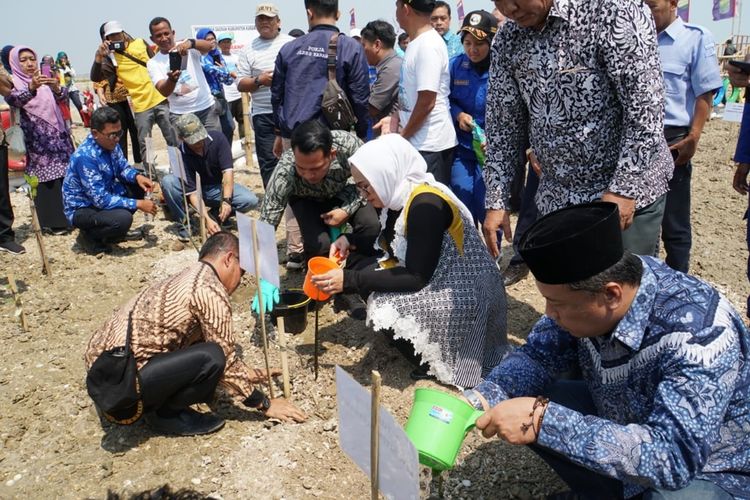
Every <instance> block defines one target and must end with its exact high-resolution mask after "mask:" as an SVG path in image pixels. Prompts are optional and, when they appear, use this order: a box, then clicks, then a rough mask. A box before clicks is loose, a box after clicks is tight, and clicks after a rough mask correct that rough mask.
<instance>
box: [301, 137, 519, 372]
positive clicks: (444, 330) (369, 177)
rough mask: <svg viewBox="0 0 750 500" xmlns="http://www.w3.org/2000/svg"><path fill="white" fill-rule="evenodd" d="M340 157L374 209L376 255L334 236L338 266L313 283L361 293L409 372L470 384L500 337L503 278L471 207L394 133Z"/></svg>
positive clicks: (494, 354)
mask: <svg viewBox="0 0 750 500" xmlns="http://www.w3.org/2000/svg"><path fill="white" fill-rule="evenodd" d="M349 163H350V165H351V170H352V178H353V179H354V181H355V183H356V185H357V188H358V189H359V191H360V193H361V194H362V196H364V197H365V198H366V199H367V202H368V203H370V204H371V205H372V206H374V207H376V208H381V209H382V212H381V216H380V220H381V229H382V232H381V235H380V237H379V238H378V240H376V241H377V242H378V243H377V245H378V246H379V247H380V249H381V250H382V251H383V256H381V258H380V259H377V262H376V257H364V256H361V255H358V254H357V253H355V251H353V250H354V249H353V248H352V245H351V243H350V241H349V239H348V235H342V236H341V237H340V238H339V239H337V240H336V241H335V242H334V243H333V245H332V246H331V257H334V256H338V257H340V258H346V259H347V266H346V269H344V270H342V269H336V270H333V271H330V272H328V273H325V274H322V275H320V276H314V277H313V282H314V283H315V285H316V286H317V287H318V288H320V289H321V290H323V291H324V292H325V293H341V292H342V291H343V292H345V293H353V292H358V293H360V294H361V295H363V296H367V295H369V300H368V304H367V321H368V324H370V325H372V326H373V328H374V329H375V330H383V331H386V334H388V335H392V336H393V337H394V339H396V346H397V347H398V348H399V350H401V352H402V353H404V354H405V355H406V357H407V358H410V360H411V361H412V362H413V363H415V364H417V365H418V366H419V367H418V368H417V369H416V370H414V371H413V372H412V378H415V379H420V378H425V377H426V376H428V375H434V376H435V377H436V378H437V379H438V380H439V381H440V382H442V383H445V384H450V385H454V386H457V387H471V386H473V385H475V384H476V383H478V381H480V380H482V379H483V378H484V376H485V375H487V374H488V373H489V372H490V370H491V369H492V368H493V367H494V366H495V364H497V363H498V362H499V361H500V360H501V359H502V358H503V356H504V355H505V353H506V352H507V350H508V342H507V336H506V312H507V304H506V298H505V289H504V288H503V284H502V283H503V280H502V277H501V276H500V271H499V270H498V269H497V267H496V266H495V263H494V261H493V260H492V258H491V257H490V254H489V252H488V251H487V248H486V247H485V246H484V244H483V243H482V241H481V239H480V237H479V232H478V230H477V228H476V226H475V225H474V223H473V218H472V215H471V212H470V211H469V209H468V208H466V206H465V205H464V204H463V203H461V201H460V200H459V199H458V198H457V197H456V196H455V195H454V194H453V193H452V192H451V190H450V188H448V186H445V185H444V184H441V183H439V182H437V181H435V178H434V177H433V175H432V174H429V173H427V163H426V162H425V160H424V158H423V157H422V156H421V155H420V154H419V152H418V151H417V150H416V149H415V148H414V147H413V146H412V145H411V144H410V143H409V141H408V140H406V139H404V138H403V137H401V136H400V135H398V134H386V135H384V136H382V137H380V138H379V139H375V140H374V141H371V142H368V143H367V144H365V145H364V146H362V147H361V148H359V149H358V150H357V152H356V153H355V154H354V155H352V156H351V157H350V158H349ZM402 339H403V340H402Z"/></svg>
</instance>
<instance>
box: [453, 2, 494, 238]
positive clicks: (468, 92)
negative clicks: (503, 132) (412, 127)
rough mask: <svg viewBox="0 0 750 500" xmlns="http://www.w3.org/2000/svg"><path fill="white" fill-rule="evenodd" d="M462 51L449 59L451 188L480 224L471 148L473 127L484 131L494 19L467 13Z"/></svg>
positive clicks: (476, 164) (480, 195)
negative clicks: (452, 148) (452, 137)
mask: <svg viewBox="0 0 750 500" xmlns="http://www.w3.org/2000/svg"><path fill="white" fill-rule="evenodd" d="M460 33H461V43H462V44H463V48H464V52H463V53H462V54H459V55H457V56H456V57H454V58H453V59H451V64H450V75H451V93H450V96H449V99H450V104H451V116H452V117H453V126H454V127H456V138H457V139H458V147H457V148H456V157H455V160H454V161H453V168H452V169H451V189H452V190H453V192H454V193H456V196H458V199H459V200H461V201H462V202H463V203H464V205H466V206H467V207H468V208H469V210H470V211H471V215H472V216H473V217H474V223H475V224H476V222H484V212H485V209H484V194H485V187H484V179H483V178H482V167H483V163H484V153H483V152H482V155H481V156H482V160H481V163H480V159H479V158H478V157H477V152H475V151H474V148H473V135H472V131H473V130H474V127H475V126H477V127H480V128H481V129H482V130H484V111H485V107H486V104H487V80H488V78H489V74H490V45H491V44H492V39H493V38H494V36H495V33H497V20H496V19H495V18H494V17H492V14H490V13H489V12H486V11H484V10H475V11H473V12H469V14H468V15H467V16H466V17H465V18H464V22H463V25H462V26H461V30H460Z"/></svg>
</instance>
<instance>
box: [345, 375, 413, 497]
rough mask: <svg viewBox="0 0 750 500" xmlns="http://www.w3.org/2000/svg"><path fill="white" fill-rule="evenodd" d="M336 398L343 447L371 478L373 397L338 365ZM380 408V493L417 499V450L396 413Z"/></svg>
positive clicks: (386, 495) (387, 495)
mask: <svg viewBox="0 0 750 500" xmlns="http://www.w3.org/2000/svg"><path fill="white" fill-rule="evenodd" d="M336 401H337V403H338V412H339V442H340V444H341V449H342V450H344V453H346V454H347V455H349V458H351V459H352V460H353V461H354V463H355V464H357V465H358V466H359V468H360V469H362V471H363V472H364V473H365V474H366V475H367V477H370V419H371V414H370V408H371V403H372V396H371V395H370V393H369V392H368V391H367V390H366V389H365V388H364V387H362V386H361V385H360V384H359V383H358V382H357V381H356V380H354V379H353V378H352V377H351V375H349V374H348V373H346V371H344V369H343V368H341V367H340V366H336ZM378 410H379V416H378V419H379V426H380V435H379V437H378V441H379V444H378V450H379V459H378V466H379V467H378V470H379V473H380V475H379V477H378V484H379V485H380V492H381V493H382V494H383V496H385V497H386V498H388V499H399V500H401V499H418V498H419V462H418V461H419V459H418V456H417V450H416V448H414V445H413V444H412V442H411V440H410V439H409V437H408V436H407V435H406V432H404V430H403V429H402V428H401V426H400V425H398V423H397V422H396V420H395V419H394V418H393V416H391V414H390V413H388V412H387V411H386V410H385V409H384V408H383V407H379V408H378Z"/></svg>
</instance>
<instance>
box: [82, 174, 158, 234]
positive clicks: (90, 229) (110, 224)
mask: <svg viewBox="0 0 750 500" xmlns="http://www.w3.org/2000/svg"><path fill="white" fill-rule="evenodd" d="M126 188H127V190H128V197H129V198H136V199H143V196H144V194H145V193H144V192H143V190H142V189H141V188H140V186H138V185H127V186H126ZM132 225H133V213H132V212H131V211H130V210H128V209H126V208H114V209H112V210H102V209H99V208H94V207H86V208H79V209H78V210H76V212H75V214H73V226H75V227H77V228H78V229H80V230H81V231H82V232H83V233H84V235H85V236H86V237H87V238H89V239H91V240H93V241H100V242H102V243H107V242H110V241H114V240H117V239H119V238H122V237H123V236H125V234H127V232H128V231H129V230H130V226H132Z"/></svg>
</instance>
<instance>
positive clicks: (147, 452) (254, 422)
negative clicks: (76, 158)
mask: <svg viewBox="0 0 750 500" xmlns="http://www.w3.org/2000/svg"><path fill="white" fill-rule="evenodd" d="M737 129H738V126H737V125H735V124H728V123H724V122H721V121H718V120H715V121H713V122H711V123H710V124H709V125H707V127H706V132H705V134H704V137H703V140H702V142H701V144H700V148H699V153H698V155H697V157H696V161H695V170H694V174H693V221H694V247H693V248H694V251H693V260H692V270H693V272H694V273H695V274H696V275H698V276H700V277H702V278H704V279H706V280H708V281H710V282H712V283H714V284H715V285H716V286H718V287H719V288H720V289H721V290H722V291H723V292H724V293H725V294H726V295H727V296H728V297H729V299H730V300H731V301H732V302H733V303H734V304H735V305H736V306H737V307H739V308H743V307H744V303H745V299H744V297H745V296H746V295H747V292H748V288H749V287H748V284H747V281H746V278H745V259H746V250H745V232H744V223H743V221H742V215H743V213H744V210H745V207H746V201H745V200H744V199H743V198H741V197H740V196H739V195H737V194H736V193H735V192H734V191H732V189H731V177H732V172H733V170H732V164H731V161H730V158H731V155H732V153H733V149H734V144H735V141H736V138H737ZM155 130H156V129H155ZM84 132H85V131H82V130H81V129H77V135H79V136H82V135H83V133H84ZM236 179H237V180H238V181H239V182H241V183H244V184H246V185H248V186H250V187H251V188H253V189H254V190H255V191H256V192H260V191H261V188H260V177H259V175H258V174H257V170H255V169H252V170H247V169H246V170H240V171H239V172H238V173H237V176H236ZM12 198H13V203H14V206H15V208H16V225H15V227H16V230H17V233H18V239H19V240H20V241H21V242H23V243H24V244H25V245H26V248H27V250H28V252H27V253H26V254H25V255H22V256H20V257H10V256H8V255H7V254H0V268H2V270H3V271H2V272H0V276H1V277H0V283H2V284H3V285H6V284H7V280H6V279H5V277H6V275H7V274H8V271H12V272H13V273H15V276H16V278H17V280H18V283H19V286H20V288H21V293H22V298H23V302H24V306H25V311H26V315H27V318H28V322H29V331H28V332H23V331H22V330H21V328H20V326H19V325H18V321H17V318H16V317H15V316H14V311H15V308H14V305H13V301H12V299H11V296H10V293H9V291H8V290H7V287H5V286H3V287H0V325H2V326H1V327H0V341H1V342H2V345H3V346H4V348H3V349H2V350H1V351H0V401H2V407H3V410H2V412H1V413H0V498H53V497H54V498H105V497H106V495H107V492H108V490H111V491H114V492H117V493H120V494H130V493H134V492H138V491H143V490H149V489H154V488H157V487H159V486H161V485H164V484H166V483H168V484H169V485H171V487H172V488H174V489H179V488H191V489H194V490H196V491H199V492H201V493H203V494H206V495H209V494H210V495H212V496H214V497H216V498H225V499H230V498H307V497H317V498H365V497H367V496H368V495H369V481H368V479H367V478H366V477H365V476H364V475H363V474H362V473H361V472H360V471H359V470H358V468H357V467H356V466H355V465H354V464H353V463H352V462H351V461H350V460H349V458H348V457H347V456H346V455H344V453H343V452H342V451H341V449H340V448H339V446H338V431H337V424H336V419H337V415H336V395H335V381H334V378H333V374H334V366H335V365H341V366H342V367H343V368H345V369H346V370H347V371H348V372H349V373H351V374H352V375H353V376H354V377H355V378H356V379H357V380H359V381H360V382H361V383H362V384H364V385H366V386H367V385H369V378H370V375H369V374H370V371H371V370H373V369H378V370H380V372H381V373H382V375H383V389H382V400H383V405H384V406H385V407H386V408H387V409H388V410H389V411H391V412H392V413H393V415H395V417H396V419H397V420H398V421H400V422H402V423H404V422H405V421H406V418H407V417H408V412H409V410H410V408H411V401H412V397H413V393H414V389H415V388H417V387H430V386H436V384H434V383H431V382H428V381H427V382H424V381H423V382H418V383H414V382H412V381H411V380H410V379H409V376H408V375H409V371H410V369H411V368H410V366H409V365H408V364H407V363H406V362H405V361H404V360H403V359H402V358H401V357H400V355H399V353H398V352H397V351H396V350H395V349H393V348H391V347H389V346H388V344H387V342H386V341H384V339H382V338H380V337H379V336H377V335H375V334H374V333H373V331H372V330H370V329H368V328H366V327H365V326H364V324H363V323H361V322H356V321H354V320H351V319H349V318H348V317H347V315H346V314H345V313H335V312H333V311H332V309H331V307H330V306H326V307H325V308H323V309H322V311H321V329H320V338H321V339H322V347H323V354H322V357H321V373H320V377H319V379H318V380H317V381H315V380H314V378H313V376H312V370H311V360H312V321H310V324H309V325H308V328H307V330H306V331H305V332H304V333H303V334H300V335H297V336H294V337H293V338H292V339H291V343H292V344H293V350H292V354H291V365H292V374H293V395H292V397H293V400H294V401H295V403H296V404H298V405H299V406H300V407H301V408H302V409H303V410H304V411H306V412H307V413H308V414H309V415H310V417H311V418H310V419H309V421H308V422H307V423H304V424H301V425H300V424H297V425H295V424H289V425H287V424H283V425H275V424H272V423H269V422H266V421H264V420H263V419H262V418H261V417H260V416H259V415H258V414H256V413H255V412H252V411H246V410H244V409H243V408H241V407H239V406H235V405H233V404H232V402H231V401H229V400H228V399H226V398H223V397H222V398H219V399H218V401H217V402H216V403H215V404H214V405H212V406H213V410H214V411H216V412H217V413H218V414H219V415H221V416H222V417H224V418H225V419H226V420H227V424H226V427H225V428H224V429H223V430H222V431H221V432H218V433H216V434H214V435H211V436H207V437H196V438H169V437H162V436H157V435H154V434H152V433H151V432H149V431H148V430H147V429H146V428H145V427H144V426H143V425H141V424H137V425H135V426H133V427H130V428H120V427H117V426H106V427H104V428H103V427H102V426H101V425H100V423H99V420H98V418H97V417H96V414H95V412H94V409H93V407H92V404H91V401H90V400H89V398H88V396H87V394H86V390H85V385H84V367H83V362H82V354H83V351H84V348H85V346H86V343H87V341H88V339H89V337H90V335H91V333H92V332H93V331H94V330H95V329H96V328H97V327H98V326H99V325H101V324H102V322H104V321H105V319H106V318H107V317H108V316H109V315H110V314H111V312H112V310H113V309H115V308H116V307H117V306H119V305H120V304H121V303H122V302H124V301H125V300H127V299H128V298H129V297H130V296H132V295H133V294H135V293H136V292H137V291H138V290H140V289H141V288H143V287H145V286H147V285H148V284H149V283H151V282H153V281H154V280H156V279H159V278H160V277H162V276H166V275H168V274H170V273H172V272H176V271H178V270H179V269H181V268H183V267H184V266H185V265H187V264H188V263H190V262H192V261H194V260H195V259H196V255H197V254H196V252H195V250H194V249H193V248H192V247H190V248H184V247H183V245H181V244H179V243H178V242H177V241H176V238H175V236H174V225H173V224H172V223H171V222H169V221H167V220H165V219H164V214H163V212H160V214H159V216H158V217H157V218H156V220H155V221H154V222H153V223H152V224H151V227H150V229H149V231H148V236H147V237H146V238H145V240H144V241H140V242H130V243H123V244H120V245H119V248H118V249H116V250H115V251H114V252H113V253H111V254H105V255H99V256H91V255H87V254H84V253H82V252H81V251H80V249H79V248H78V246H77V245H76V243H75V239H76V235H75V233H73V234H71V235H67V236H58V237H55V236H48V237H45V244H46V247H47V252H48V254H49V256H50V260H51V267H52V276H51V277H47V276H43V275H42V273H41V265H40V256H39V251H38V249H37V246H36V244H35V242H34V237H33V234H32V233H31V231H30V216H29V208H28V202H27V200H26V198H25V197H24V196H23V195H22V194H20V193H15V194H13V197H12ZM142 223H143V215H142V214H138V215H137V216H136V224H142ZM278 234H279V241H280V242H281V241H282V239H281V236H282V235H283V233H282V232H279V233H278ZM280 254H281V253H280ZM509 254H510V252H506V255H505V260H506V261H507V259H508V258H509V257H510V255H509ZM282 280H283V282H284V283H285V284H286V286H288V287H293V286H299V284H300V283H301V280H302V276H301V274H299V273H289V274H288V275H286V274H285V273H284V276H283V277H282ZM253 289H254V286H253V283H252V280H251V279H250V278H247V277H246V278H245V282H244V284H243V286H242V287H241V288H240V290H238V292H237V293H236V294H235V296H234V297H233V302H234V305H235V307H234V325H235V332H236V335H237V340H238V342H239V344H240V345H241V347H242V350H243V352H244V357H245V359H246V360H247V361H248V362H249V364H251V365H252V364H255V365H256V366H261V365H262V364H263V357H262V353H261V350H260V348H259V345H260V341H259V336H258V334H257V333H256V330H255V323H254V320H253V318H252V316H251V314H250V313H249V311H248V303H249V297H250V295H251V293H252V292H253ZM508 295H509V311H508V316H509V320H508V325H509V332H508V333H509V336H510V338H511V339H512V340H513V341H514V342H515V343H519V342H523V339H524V338H525V336H526V335H527V333H528V331H529V329H530V327H531V325H532V324H533V323H534V321H535V320H536V319H537V318H538V317H539V316H540V314H541V311H542V310H543V302H542V300H541V297H540V295H539V294H538V292H537V291H536V288H535V287H534V284H533V281H532V280H531V279H527V280H525V281H522V282H521V283H519V284H517V285H515V286H513V287H511V288H510V289H509V290H508ZM311 319H312V318H311ZM272 359H274V360H278V359H279V356H278V348H277V347H276V345H275V344H274V347H273V350H272ZM277 364H278V362H277ZM423 472H424V476H425V479H424V481H423V485H422V486H423V495H424V496H425V497H426V496H429V495H430V494H432V495H433V496H434V495H435V490H436V487H435V486H436V482H432V484H430V481H429V472H428V471H426V470H424V471H423ZM444 481H445V482H444V491H445V497H446V498H538V497H543V496H544V495H546V494H549V493H553V492H556V491H560V490H563V489H564V485H563V484H562V483H561V482H560V481H559V480H558V479H557V478H556V477H555V475H554V474H553V473H552V472H551V471H550V470H549V469H548V468H547V467H546V465H545V464H544V463H543V462H541V461H540V460H539V459H537V458H536V456H535V455H534V454H533V453H532V452H530V451H528V450H527V449H525V448H521V447H512V446H509V445H504V444H502V443H500V442H498V440H490V441H487V440H485V439H483V438H482V437H481V436H480V435H479V434H478V433H472V434H471V435H470V436H469V437H468V438H467V440H466V442H465V446H464V447H463V448H462V450H461V453H460V455H459V460H458V463H457V465H456V467H455V468H454V469H453V470H451V471H449V472H447V473H444ZM430 486H431V490H432V493H430V492H429V490H430Z"/></svg>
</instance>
